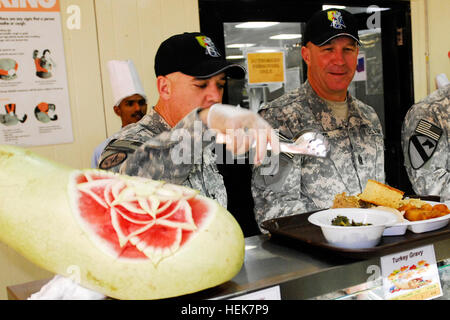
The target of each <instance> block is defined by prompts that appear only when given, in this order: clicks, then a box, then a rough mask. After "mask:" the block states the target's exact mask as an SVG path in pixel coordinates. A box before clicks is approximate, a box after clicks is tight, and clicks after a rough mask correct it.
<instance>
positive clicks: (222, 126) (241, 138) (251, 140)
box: [207, 104, 280, 165]
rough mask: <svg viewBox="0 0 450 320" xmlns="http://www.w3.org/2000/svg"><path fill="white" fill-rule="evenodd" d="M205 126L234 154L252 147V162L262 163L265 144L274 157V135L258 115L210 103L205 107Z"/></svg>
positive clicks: (233, 107)
mask: <svg viewBox="0 0 450 320" xmlns="http://www.w3.org/2000/svg"><path fill="white" fill-rule="evenodd" d="M207 126H208V127H209V128H211V129H213V130H216V131H218V132H220V133H223V134H225V135H226V137H225V145H226V148H227V149H228V150H230V151H231V152H233V153H234V154H237V155H239V154H243V153H245V152H247V151H249V149H250V148H253V147H254V148H255V150H254V151H255V155H254V159H253V161H254V162H253V163H254V164H255V165H259V164H261V163H262V161H263V160H264V157H265V155H266V151H267V144H268V143H269V144H270V146H271V149H272V152H273V153H274V154H278V153H279V152H280V150H279V141H278V135H277V134H276V133H275V131H274V130H273V129H272V127H271V126H270V125H269V124H268V123H267V121H265V120H264V119H263V118H262V117H261V116H259V115H258V114H256V113H255V112H252V111H250V110H247V109H243V108H241V107H239V106H237V107H235V106H231V105H225V104H214V105H213V106H211V107H210V108H209V112H208V117H207Z"/></svg>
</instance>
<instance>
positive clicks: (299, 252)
mask: <svg viewBox="0 0 450 320" xmlns="http://www.w3.org/2000/svg"><path fill="white" fill-rule="evenodd" d="M427 244H433V245H434V249H435V255H436V261H438V265H441V268H440V272H448V275H449V277H447V276H446V277H447V278H450V266H448V267H446V266H447V261H446V259H449V258H450V238H447V239H443V240H438V241H434V242H433V241H430V242H428V243H427ZM400 251H401V250H400ZM443 278H444V277H441V284H442V288H443V291H444V296H443V297H442V298H444V299H445V298H446V299H449V298H450V297H449V292H448V290H449V289H448V288H449V285H450V279H449V280H445V279H443ZM48 281H49V279H44V280H39V281H34V282H29V283H24V284H18V285H14V286H9V287H7V288H6V289H7V293H8V299H13V300H16V299H27V298H28V297H29V296H30V295H31V294H32V293H34V292H37V291H39V290H40V288H41V287H42V286H43V285H44V284H45V283H46V282H48ZM446 281H447V282H446ZM380 285H381V268H380V257H372V258H370V259H362V260H355V259H353V258H348V257H344V256H341V255H338V254H334V253H332V252H329V251H324V250H320V249H318V248H314V247H308V246H301V247H299V246H297V245H296V244H295V243H288V242H285V241H284V240H282V239H270V235H259V236H253V237H248V238H246V239H245V261H244V265H243V267H242V269H241V270H240V272H239V273H238V274H237V275H236V276H235V277H234V278H233V279H232V280H230V281H228V282H226V283H224V284H222V285H219V286H216V287H214V288H210V289H207V290H204V291H201V292H197V293H194V294H190V295H187V296H183V297H179V298H177V299H232V298H239V297H241V296H243V295H247V294H250V293H253V294H255V293H257V292H262V291H260V290H263V289H268V288H271V289H272V290H273V291H278V292H279V294H280V298H281V299H335V298H342V297H344V298H345V297H350V296H355V295H354V293H356V292H359V291H365V292H376V290H379V288H380ZM373 296H374V297H377V295H376V294H374V295H373ZM355 297H358V296H355ZM359 297H362V298H370V297H369V296H367V295H362V296H359ZM378 297H379V296H378Z"/></svg>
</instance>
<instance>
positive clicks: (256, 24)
mask: <svg viewBox="0 0 450 320" xmlns="http://www.w3.org/2000/svg"><path fill="white" fill-rule="evenodd" d="M276 24H279V22H269V21H254V22H244V23H240V24H237V25H236V26H235V27H236V28H246V29H253V28H267V27H271V26H274V25H276Z"/></svg>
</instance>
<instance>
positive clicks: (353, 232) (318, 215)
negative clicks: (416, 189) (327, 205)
mask: <svg viewBox="0 0 450 320" xmlns="http://www.w3.org/2000/svg"><path fill="white" fill-rule="evenodd" d="M337 216H346V217H347V218H348V219H349V220H350V221H351V220H354V221H355V222H362V223H371V225H370V226H355V227H351V226H349V227H343V226H333V225H332V224H331V221H332V220H333V219H334V218H336V217H337ZM308 221H309V222H310V223H312V224H314V225H316V226H319V227H320V228H321V229H322V233H323V235H324V237H325V239H326V240H327V241H328V243H330V244H331V245H332V246H335V247H339V248H348V249H362V248H372V247H375V246H376V245H377V244H378V243H379V242H380V239H381V236H382V234H383V231H384V229H385V228H386V226H392V225H394V224H395V223H397V222H398V217H397V216H396V215H395V214H394V213H391V212H388V211H382V210H371V209H355V208H337V209H328V210H323V211H318V212H315V213H313V214H311V215H310V216H309V217H308Z"/></svg>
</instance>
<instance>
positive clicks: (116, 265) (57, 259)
mask: <svg viewBox="0 0 450 320" xmlns="http://www.w3.org/2000/svg"><path fill="white" fill-rule="evenodd" d="M82 171H83V172H93V173H95V172H96V171H97V170H96V169H86V170H82ZM78 172H79V170H75V169H73V168H70V167H68V166H65V165H62V164H59V163H56V162H54V161H51V160H48V159H45V158H44V157H41V156H38V155H37V154H35V153H33V152H31V151H29V150H27V149H23V148H19V147H15V146H7V145H0V241H2V242H4V243H6V244H7V245H9V246H10V247H12V248H13V249H15V250H16V251H17V252H19V253H20V254H22V255H23V256H24V257H25V258H27V259H28V260H30V261H31V262H33V263H35V264H36V265H38V266H40V267H41V268H44V269H46V270H48V271H50V272H53V273H55V274H60V275H63V276H67V277H72V276H73V270H78V272H79V275H78V277H77V279H79V281H80V285H81V286H83V287H86V288H89V289H92V290H95V291H98V292H100V293H102V294H104V295H106V296H108V297H111V298H115V299H163V298H170V297H176V296H180V295H185V294H189V293H194V292H198V291H200V290H204V289H207V288H210V287H214V286H217V285H219V284H222V283H224V282H226V281H229V280H230V279H232V278H233V277H234V276H235V275H236V274H237V273H238V272H239V271H240V269H241V267H242V265H243V261H244V237H243V233H242V230H241V228H240V226H239V225H238V223H237V222H236V220H235V219H234V218H233V216H232V215H231V214H230V213H229V212H228V211H227V210H226V209H225V208H223V207H221V206H220V205H219V204H218V203H217V202H216V201H215V200H212V199H209V198H206V197H204V196H201V195H196V197H198V198H199V199H201V200H202V201H205V203H207V204H208V206H209V207H210V208H211V218H210V220H209V221H207V223H205V226H204V227H203V228H202V230H199V232H197V233H196V234H195V236H193V237H192V238H191V239H189V242H188V243H186V244H185V245H183V247H181V248H179V249H178V250H176V251H175V252H174V253H173V254H171V255H168V256H165V257H164V258H163V259H161V260H160V261H159V262H158V263H156V264H155V263H154V261H152V260H151V259H137V260H133V259H121V258H117V257H115V256H114V255H113V254H109V253H107V252H105V250H103V248H102V247H101V245H100V246H99V245H96V244H95V243H93V237H92V235H90V234H89V233H88V232H87V231H86V230H85V229H84V228H83V227H82V226H81V225H80V221H78V219H77V218H76V214H74V211H73V208H72V204H71V195H70V191H69V190H70V188H69V186H70V184H71V183H72V181H73V180H72V177H73V175H76V174H77V173H78ZM149 181H152V180H149ZM155 183H160V182H155ZM161 183H163V182H161ZM186 192H187V193H196V192H195V191H193V190H191V189H188V188H186Z"/></svg>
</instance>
